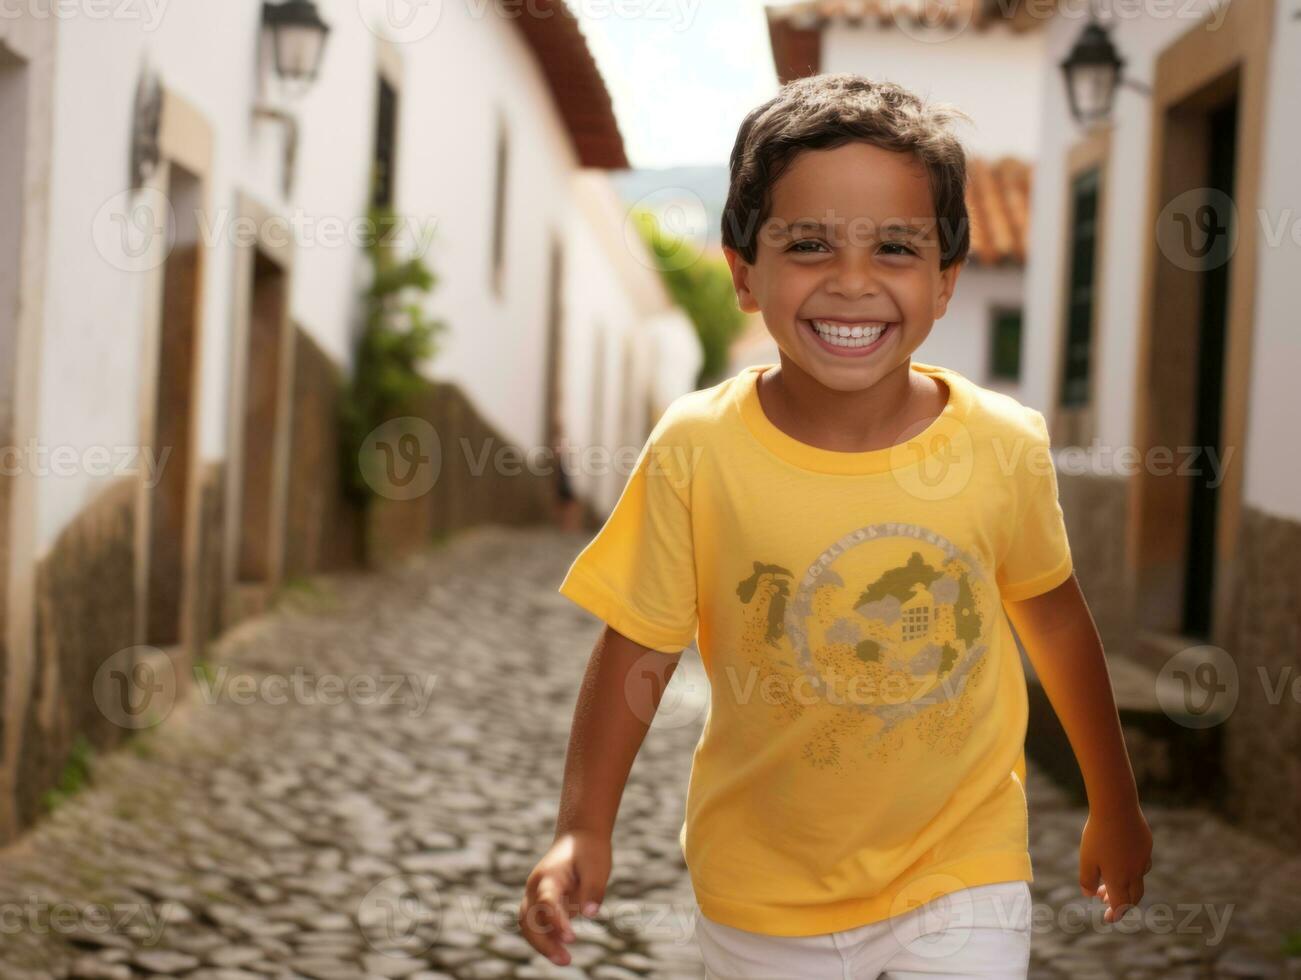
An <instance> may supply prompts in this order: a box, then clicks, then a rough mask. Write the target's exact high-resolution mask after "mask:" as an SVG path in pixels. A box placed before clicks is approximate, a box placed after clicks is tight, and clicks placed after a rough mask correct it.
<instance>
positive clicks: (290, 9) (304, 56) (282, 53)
mask: <svg viewBox="0 0 1301 980" xmlns="http://www.w3.org/2000/svg"><path fill="white" fill-rule="evenodd" d="M262 28H263V30H265V31H267V32H269V33H270V35H271V46H272V50H273V51H274V52H275V59H276V74H277V75H279V76H280V78H281V79H282V80H284V81H287V82H302V83H305V84H311V83H312V82H314V81H316V73H317V72H318V71H320V68H321V56H322V55H323V54H324V52H325V39H326V38H327V37H328V36H329V33H330V25H329V24H327V23H326V22H325V21H323V20H322V19H321V15H320V13H319V12H318V11H317V9H316V4H314V3H312V0H285V2H284V3H263V4H262Z"/></svg>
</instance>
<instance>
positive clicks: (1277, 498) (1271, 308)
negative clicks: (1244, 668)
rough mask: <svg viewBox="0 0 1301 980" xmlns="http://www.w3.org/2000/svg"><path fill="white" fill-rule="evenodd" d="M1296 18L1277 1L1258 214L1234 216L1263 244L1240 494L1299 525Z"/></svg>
mask: <svg viewBox="0 0 1301 980" xmlns="http://www.w3.org/2000/svg"><path fill="white" fill-rule="evenodd" d="M1239 2H1241V0H1239ZM1295 17H1296V15H1295V13H1294V12H1293V9H1292V8H1291V7H1290V5H1289V4H1287V3H1283V2H1281V0H1275V4H1274V19H1275V26H1274V30H1273V32H1272V35H1271V36H1272V37H1273V38H1274V45H1273V52H1272V54H1271V60H1270V71H1269V92H1268V94H1267V95H1266V101H1265V119H1264V130H1265V133H1264V147H1263V150H1264V153H1263V156H1264V171H1263V172H1262V174H1261V182H1260V202H1259V207H1260V213H1259V214H1257V215H1255V216H1252V215H1241V214H1240V215H1239V216H1238V217H1239V221H1240V222H1241V225H1240V226H1241V228H1242V230H1243V233H1244V234H1245V233H1248V232H1250V233H1251V234H1254V235H1256V236H1258V238H1259V240H1260V244H1259V247H1258V251H1257V256H1258V260H1259V266H1258V269H1257V277H1256V327H1255V336H1254V339H1253V341H1252V355H1251V394H1250V399H1251V400H1250V405H1249V407H1248V410H1247V446H1246V452H1247V458H1246V460H1245V463H1246V482H1245V485H1244V487H1243V495H1244V499H1245V501H1246V502H1247V503H1248V504H1250V505H1252V506H1254V507H1259V508H1261V509H1262V510H1265V511H1268V512H1270V513H1272V514H1276V515H1278V516H1281V517H1290V518H1292V519H1293V520H1301V491H1298V489H1297V488H1298V487H1301V453H1298V452H1297V451H1296V418H1297V415H1298V414H1299V413H1301V394H1299V393H1298V388H1297V378H1298V377H1301V313H1299V312H1298V311H1301V167H1299V166H1298V161H1301V132H1298V130H1297V126H1296V94H1297V93H1298V92H1301V43H1299V42H1301V22H1298V21H1297V20H1296V19H1295ZM1280 232H1281V235H1280Z"/></svg>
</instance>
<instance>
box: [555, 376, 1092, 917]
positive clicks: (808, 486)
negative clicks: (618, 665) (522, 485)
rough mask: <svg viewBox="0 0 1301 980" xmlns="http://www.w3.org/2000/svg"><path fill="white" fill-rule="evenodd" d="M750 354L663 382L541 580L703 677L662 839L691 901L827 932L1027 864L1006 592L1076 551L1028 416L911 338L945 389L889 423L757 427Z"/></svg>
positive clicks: (1025, 873)
mask: <svg viewBox="0 0 1301 980" xmlns="http://www.w3.org/2000/svg"><path fill="white" fill-rule="evenodd" d="M772 367H773V365H756V366H752V367H747V368H745V369H743V370H741V371H740V372H739V373H738V374H737V375H736V376H734V377H732V378H729V379H728V380H726V381H723V382H722V383H720V384H717V385H715V386H713V387H711V388H707V389H702V390H699V391H694V392H690V393H689V394H686V395H683V396H681V397H679V398H678V399H676V400H675V401H674V402H673V404H672V405H671V406H670V407H669V409H668V411H666V412H665V414H664V415H663V416H662V417H661V418H660V420H659V421H658V423H657V424H656V425H655V427H654V430H653V431H652V433H651V435H650V437H649V439H648V440H647V442H646V445H645V446H644V447H643V449H642V451H641V453H640V455H639V456H638V458H637V462H636V466H635V468H634V469H633V471H632V473H631V475H630V477H629V479H628V482H627V483H626V484H625V486H624V489H623V492H622V494H621V495H620V497H619V500H618V503H617V504H616V506H615V508H614V511H613V512H612V513H611V514H610V516H609V518H608V519H607V521H606V523H605V525H604V527H603V528H602V529H601V531H600V532H599V533H598V534H597V536H596V537H595V538H593V539H592V541H591V542H590V543H589V544H588V545H587V546H586V547H585V548H584V549H583V550H582V552H581V553H580V554H579V555H578V557H577V558H576V559H575V560H574V563H573V565H572V567H571V568H570V569H569V572H568V574H567V575H566V576H565V579H564V582H563V583H562V584H561V586H560V592H561V594H562V595H565V596H568V597H569V598H570V599H572V600H573V601H574V602H576V603H577V604H578V605H579V606H581V607H583V608H584V609H586V610H588V611H589V612H591V613H592V614H594V615H595V616H597V617H598V618H599V619H601V620H603V621H605V622H606V623H608V624H609V625H610V626H612V627H613V628H614V629H615V630H617V631H618V632H620V633H622V634H624V635H625V636H627V637H629V638H630V639H632V640H634V641H635V642H637V643H640V644H642V645H643V646H646V647H650V648H652V649H656V650H660V651H663V652H669V653H673V652H678V651H680V650H681V649H682V648H683V647H685V646H688V645H689V644H690V643H691V642H692V640H693V639H695V640H696V641H697V643H698V647H699V651H700V656H701V660H702V662H703V664H704V667H705V670H706V671H707V673H708V676H709V681H710V699H709V707H708V714H707V715H706V720H705V725H704V731H703V732H702V734H701V736H700V740H699V742H698V743H697V745H696V748H695V753H694V755H693V759H692V768H691V776H690V780H689V784H688V790H687V801H686V821H685V823H684V824H683V827H682V830H681V834H680V844H681V846H682V849H683V856H684V858H685V860H686V863H687V867H688V870H689V872H690V875H691V881H692V886H693V890H694V892H695V895H696V900H697V903H698V904H699V906H700V910H701V912H702V913H703V914H704V915H706V916H707V917H709V918H711V919H713V920H715V921H717V922H722V923H724V924H726V925H730V926H734V927H736V928H739V929H747V930H750V931H752V932H761V933H768V934H771V935H779V936H804V935H814V934H818V933H826V932H834V931H838V930H842V929H849V928H853V927H855V926H860V925H864V924H867V923H869V922H875V921H878V920H881V919H884V918H887V917H889V916H892V915H898V914H902V913H904V912H907V911H909V910H911V909H913V908H915V907H916V906H917V905H919V904H921V903H922V902H926V901H930V900H932V899H934V898H937V897H939V896H940V895H944V894H947V893H949V892H952V891H956V890H957V889H960V888H967V887H972V886H975V885H980V884H989V883H993V882H999V881H1033V880H1034V876H1033V874H1032V873H1031V865H1030V854H1029V838H1028V820H1027V811H1026V797H1025V792H1024V781H1025V755H1024V749H1025V733H1026V704H1027V697H1026V684H1025V675H1024V673H1023V671H1022V667H1021V660H1020V656H1019V655H1018V653H1017V649H1016V644H1015V641H1014V639H1013V635H1012V632H1011V627H1010V625H1009V623H1008V621H1007V617H1006V616H1005V614H1004V612H1003V607H1002V601H1003V600H1005V599H1012V600H1018V599H1025V598H1028V597H1030V596H1033V595H1037V594H1039V593H1041V592H1046V591H1048V590H1049V589H1051V588H1053V587H1054V586H1056V585H1059V584H1060V583H1062V582H1063V581H1065V580H1066V579H1067V578H1068V577H1069V576H1070V574H1071V571H1072V563H1071V553H1070V548H1069V545H1068V542H1067V537H1066V530H1065V526H1064V523H1063V518H1062V511H1061V507H1060V506H1059V504H1058V500H1057V480H1056V474H1055V471H1054V469H1053V466H1052V460H1051V457H1050V456H1049V454H1048V448H1049V440H1048V432H1047V427H1046V425H1045V423H1044V418H1043V416H1042V415H1041V414H1040V413H1039V412H1037V411H1035V410H1033V409H1031V408H1028V407H1026V406H1024V405H1022V404H1020V403H1019V402H1017V401H1016V400H1015V399H1013V398H1011V397H1010V396H1008V395H1004V394H1001V393H999V392H995V391H991V390H989V389H986V388H982V387H980V386H978V385H976V384H975V383H974V382H972V381H970V380H969V379H967V378H966V377H965V376H963V375H962V374H959V373H958V372H956V371H954V370H951V369H948V368H944V367H938V366H933V365H928V364H921V363H918V362H917V361H913V362H911V368H910V369H911V370H915V371H919V372H922V373H925V374H929V375H931V376H933V377H936V378H938V379H940V380H941V381H943V382H944V383H945V384H946V386H947V388H948V392H949V394H948V400H947V403H946V404H945V407H944V410H943V412H942V413H941V414H940V416H939V417H938V418H936V419H935V420H934V421H933V422H931V424H930V425H929V426H926V427H925V428H924V429H923V430H922V431H920V432H919V433H917V434H916V435H913V436H912V437H911V438H909V439H908V440H907V441H906V442H904V443H901V444H899V445H896V446H892V447H889V448H887V449H879V450H872V451H868V452H839V451H835V450H828V449H821V448H818V447H815V446H811V445H809V444H807V443H804V442H800V441H799V440H797V439H794V438H793V437H791V436H789V435H787V434H786V433H784V432H783V431H782V430H780V429H778V428H777V427H776V426H775V425H774V424H773V423H772V421H771V420H770V419H769V418H768V417H767V415H766V413H765V412H764V410H763V408H762V405H761V404H760V402H759V398H758V392H757V387H756V382H757V379H758V377H759V375H760V374H761V373H762V372H763V371H765V370H769V369H771V368H772Z"/></svg>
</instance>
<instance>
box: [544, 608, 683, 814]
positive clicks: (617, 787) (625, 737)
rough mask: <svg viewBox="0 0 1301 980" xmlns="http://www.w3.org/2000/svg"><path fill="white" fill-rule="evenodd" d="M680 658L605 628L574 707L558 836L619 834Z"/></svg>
mask: <svg viewBox="0 0 1301 980" xmlns="http://www.w3.org/2000/svg"><path fill="white" fill-rule="evenodd" d="M680 657H681V655H680V654H673V653H660V652H658V651H655V650H652V649H650V648H649V647H644V646H642V645H641V644H640V643H634V642H633V641H632V640H630V639H628V637H626V636H624V635H623V634H622V633H619V632H617V631H616V630H615V629H614V628H613V627H611V626H606V627H605V630H604V631H603V632H602V634H601V636H600V637H599V638H598V639H597V641H596V646H595V648H594V649H593V650H592V656H591V658H590V659H589V660H588V662H587V671H586V673H585V674H584V675H583V682H582V686H581V687H580V689H579V692H578V703H577V704H576V705H575V707H574V722H573V727H572V728H571V730H570V733H569V749H568V752H567V754H566V757H565V774H564V786H563V788H562V789H561V793H560V812H559V815H558V817H557V819H556V836H557V837H559V836H560V835H562V834H565V833H573V832H575V831H588V832H590V833H594V834H600V835H603V836H605V837H609V836H610V835H611V834H612V833H613V831H614V820H615V815H616V814H617V813H618V810H619V801H620V800H621V799H622V797H623V790H624V785H625V783H626V782H627V781H628V773H629V772H630V771H631V769H632V763H633V760H634V759H635V758H636V756H637V752H638V750H639V749H640V748H641V743H642V740H643V739H644V738H645V737H646V732H647V730H648V729H649V728H650V725H651V722H652V721H653V720H654V718H655V712H656V711H657V710H658V708H659V703H660V699H661V698H662V697H663V696H664V689H665V688H666V687H667V686H668V683H669V680H670V679H671V678H672V676H673V671H674V670H675V669H676V668H677V665H678V662H679V660H680Z"/></svg>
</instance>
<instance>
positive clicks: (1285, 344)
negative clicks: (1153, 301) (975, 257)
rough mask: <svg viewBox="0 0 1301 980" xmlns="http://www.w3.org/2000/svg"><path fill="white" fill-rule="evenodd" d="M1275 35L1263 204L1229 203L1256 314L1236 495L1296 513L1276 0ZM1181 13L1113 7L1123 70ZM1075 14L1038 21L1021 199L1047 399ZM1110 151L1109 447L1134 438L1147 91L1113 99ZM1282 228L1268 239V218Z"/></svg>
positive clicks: (1142, 63) (1290, 165)
mask: <svg viewBox="0 0 1301 980" xmlns="http://www.w3.org/2000/svg"><path fill="white" fill-rule="evenodd" d="M1215 8H1216V5H1215V4H1213V3H1212V2H1211V0H1201V2H1195V3H1192V4H1190V5H1188V9H1190V10H1195V11H1196V12H1197V14H1198V15H1200V16H1207V15H1210V14H1211V12H1212V11H1213V10H1214V9H1215ZM1275 17H1276V20H1277V26H1276V29H1275V30H1274V32H1273V37H1274V38H1275V42H1274V45H1273V51H1272V54H1271V68H1270V76H1271V77H1270V83H1269V92H1268V94H1267V96H1266V106H1265V121H1264V130H1265V146H1264V158H1265V160H1264V170H1263V173H1262V180H1261V200H1260V207H1261V213H1260V214H1257V215H1242V214H1240V215H1239V227H1240V229H1241V232H1242V234H1244V235H1246V234H1254V235H1256V236H1257V239H1258V243H1259V244H1258V256H1259V268H1258V276H1257V289H1256V322H1255V333H1254V339H1253V343H1252V368H1251V371H1252V374H1251V378H1252V382H1251V394H1250V399H1251V404H1250V408H1249V410H1248V421H1247V442H1246V446H1245V447H1243V449H1244V451H1245V453H1246V458H1245V460H1244V461H1243V462H1244V464H1245V466H1246V482H1245V487H1244V500H1245V502H1246V503H1247V504H1249V505H1253V506H1258V507H1261V508H1263V509H1265V510H1267V511H1270V512H1272V513H1275V514H1279V515H1283V516H1290V517H1293V518H1301V495H1299V494H1297V493H1296V490H1295V488H1296V487H1297V486H1298V484H1299V483H1301V460H1299V459H1298V457H1297V454H1296V453H1295V452H1279V451H1278V448H1279V447H1280V446H1289V445H1291V444H1292V442H1293V441H1294V439H1293V437H1292V435H1291V432H1292V428H1293V423H1292V418H1293V416H1294V415H1295V414H1296V413H1295V412H1294V411H1289V410H1287V409H1285V408H1284V407H1283V406H1287V405H1296V404H1297V394H1296V391H1297V389H1296V383H1295V378H1296V377H1297V375H1298V374H1299V373H1301V330H1299V329H1298V323H1297V315H1296V310H1297V309H1301V276H1298V275H1297V270H1298V269H1301V242H1298V238H1301V231H1298V230H1297V229H1298V227H1301V209H1299V208H1298V207H1297V203H1296V202H1297V201H1301V172H1298V170H1297V167H1296V165H1295V164H1296V161H1297V160H1298V159H1301V136H1298V133H1297V132H1296V127H1295V126H1293V125H1292V124H1291V121H1290V114H1291V113H1292V111H1293V104H1292V103H1293V101H1294V100H1292V99H1290V98H1289V97H1288V96H1287V94H1285V93H1292V92H1296V91H1301V48H1299V47H1298V46H1297V45H1295V44H1288V43H1286V38H1288V37H1290V36H1293V35H1295V24H1294V22H1292V21H1291V20H1290V17H1291V13H1290V11H1289V9H1288V7H1287V5H1286V4H1283V3H1276V4H1275ZM1192 23H1193V22H1192V21H1190V20H1189V19H1186V18H1183V17H1179V18H1174V17H1160V18H1157V17H1152V16H1150V15H1149V16H1130V17H1126V18H1124V19H1123V20H1121V21H1119V22H1118V24H1117V26H1116V27H1115V29H1114V31H1113V38H1114V40H1115V43H1116V45H1117V46H1118V48H1119V49H1120V52H1121V55H1122V56H1123V57H1124V58H1126V59H1127V63H1128V64H1127V70H1128V72H1129V74H1130V76H1131V77H1133V78H1136V79H1138V80H1140V81H1142V82H1144V83H1150V82H1151V81H1152V77H1153V65H1154V61H1155V58H1156V56H1157V55H1158V54H1159V52H1160V51H1161V50H1162V49H1163V48H1164V47H1166V46H1167V45H1169V44H1171V43H1172V42H1173V41H1174V40H1175V39H1176V38H1178V37H1179V35H1181V34H1182V33H1184V32H1185V31H1187V30H1188V29H1189V28H1190V27H1191V26H1192ZM1081 27H1082V21H1081V20H1080V19H1079V18H1078V17H1072V16H1065V15H1059V16H1058V17H1057V18H1056V19H1055V20H1053V21H1052V22H1051V23H1050V25H1049V29H1048V32H1047V38H1046V39H1047V43H1048V51H1047V57H1046V58H1045V60H1044V63H1043V66H1042V73H1043V76H1044V77H1043V87H1044V90H1045V94H1046V98H1045V100H1044V111H1043V118H1042V120H1041V123H1040V125H1041V128H1042V131H1043V133H1044V140H1043V145H1042V147H1041V150H1040V156H1039V159H1038V161H1037V172H1036V178H1035V182H1034V192H1033V200H1032V203H1031V209H1030V211H1031V223H1032V228H1031V243H1030V265H1029V267H1028V275H1027V300H1026V337H1027V342H1028V344H1029V345H1030V346H1029V348H1028V349H1027V351H1026V352H1025V355H1024V357H1025V361H1026V367H1027V370H1026V374H1025V378H1026V400H1027V401H1028V402H1029V403H1030V404H1032V405H1034V407H1036V408H1038V409H1040V410H1046V409H1047V406H1048V404H1049V402H1050V399H1051V398H1052V397H1053V396H1054V395H1055V392H1056V378H1055V377H1054V376H1053V372H1052V367H1053V365H1052V361H1053V357H1054V348H1055V340H1056V337H1057V335H1058V332H1059V331H1060V330H1061V329H1062V311H1061V303H1062V296H1063V290H1064V288H1065V284H1064V282H1063V276H1064V268H1063V261H1064V256H1063V247H1064V245H1065V239H1064V236H1063V234H1062V229H1063V227H1064V225H1065V223H1066V221H1067V220H1068V215H1067V213H1066V212H1067V200H1066V187H1065V176H1064V166H1065V157H1066V153H1067V150H1068V149H1069V147H1070V146H1071V145H1072V144H1073V143H1074V142H1075V141H1076V140H1077V139H1078V138H1079V132H1078V129H1077V127H1076V125H1075V123H1074V121H1073V120H1072V119H1071V116H1070V111H1069V108H1068V106H1067V103H1066V93H1065V89H1064V87H1063V85H1062V83H1061V80H1060V71H1059V69H1058V68H1057V62H1058V61H1059V60H1060V59H1062V58H1064V57H1065V56H1066V54H1067V52H1068V51H1069V50H1070V46H1071V45H1072V44H1073V43H1074V41H1075V38H1076V36H1077V35H1078V33H1079V31H1080V29H1081ZM1113 113H1114V129H1113V131H1112V134H1111V157H1110V162H1109V170H1108V172H1107V174H1106V177H1107V187H1106V191H1105V194H1106V200H1105V204H1104V208H1105V210H1104V212H1103V215H1102V220H1103V239H1102V241H1101V243H1100V248H1099V251H1100V257H1101V264H1100V265H1099V267H1098V274H1099V276H1100V282H1101V291H1102V294H1101V302H1100V305H1099V308H1098V311H1097V322H1096V325H1095V331H1096V332H1095V336H1094V357H1095V364H1094V369H1095V370H1096V371H1099V372H1100V376H1099V392H1100V394H1099V399H1098V404H1097V409H1096V410H1097V420H1098V430H1097V438H1098V441H1099V443H1100V445H1101V446H1103V447H1110V448H1113V449H1114V448H1117V447H1121V446H1129V445H1132V444H1133V441H1134V431H1133V423H1134V400H1135V391H1134V386H1135V383H1136V376H1135V360H1136V356H1137V349H1138V333H1139V323H1140V320H1141V315H1142V310H1141V308H1140V303H1141V296H1142V287H1143V279H1142V277H1143V275H1144V274H1145V269H1144V268H1143V266H1142V260H1143V256H1144V250H1145V247H1146V243H1147V236H1149V235H1150V234H1151V229H1149V228H1148V227H1147V226H1146V224H1145V220H1146V215H1147V214H1148V201H1147V173H1148V168H1149V154H1150V148H1151V129H1150V125H1151V103H1150V101H1149V99H1148V98H1147V97H1146V96H1144V95H1142V94H1140V93H1138V92H1135V91H1134V90H1132V89H1127V88H1122V89H1121V90H1120V91H1119V93H1118V95H1117V99H1116V103H1115V108H1114V110H1113ZM1279 227H1282V228H1283V229H1284V234H1283V236H1282V238H1281V239H1278V240H1277V241H1276V242H1275V243H1274V244H1271V240H1270V237H1269V233H1267V229H1270V230H1272V231H1275V232H1276V231H1277V229H1278V228H1279Z"/></svg>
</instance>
